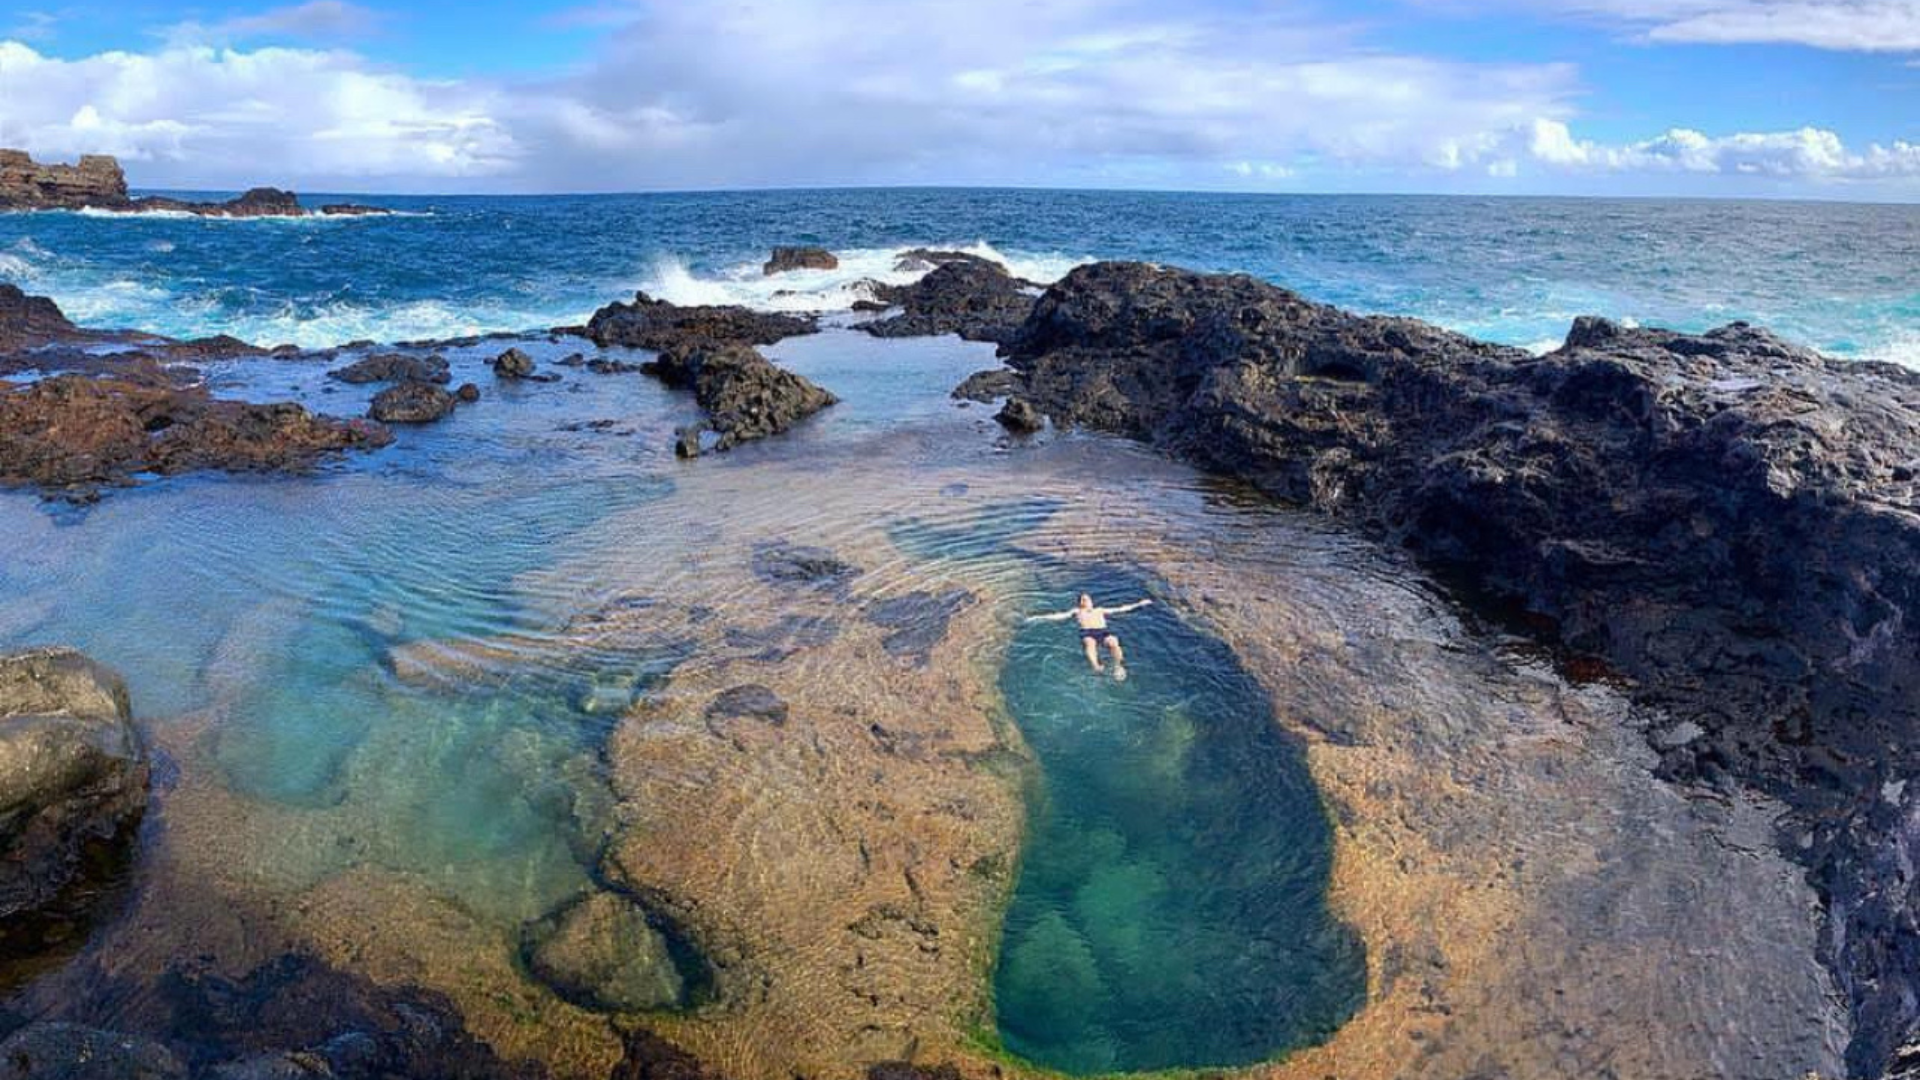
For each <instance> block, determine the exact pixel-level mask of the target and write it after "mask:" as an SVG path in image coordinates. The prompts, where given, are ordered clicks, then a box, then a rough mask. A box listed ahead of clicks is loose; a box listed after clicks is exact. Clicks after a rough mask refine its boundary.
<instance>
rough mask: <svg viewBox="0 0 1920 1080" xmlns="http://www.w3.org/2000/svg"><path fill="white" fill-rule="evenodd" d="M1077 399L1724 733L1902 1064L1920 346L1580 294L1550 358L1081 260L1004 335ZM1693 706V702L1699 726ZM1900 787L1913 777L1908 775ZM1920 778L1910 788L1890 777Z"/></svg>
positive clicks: (1911, 977) (1714, 759) (1716, 744)
mask: <svg viewBox="0 0 1920 1080" xmlns="http://www.w3.org/2000/svg"><path fill="white" fill-rule="evenodd" d="M1002 353H1003V355H1004V356H1006V358H1007V361H1008V364H1009V366H1010V367H1011V369H1012V370H1013V372H1014V373H1015V380H1014V381H1015V384H1016V386H1015V392H1016V393H1018V395H1019V396H1020V397H1022V398H1024V399H1026V400H1028V401H1030V402H1032V403H1033V404H1034V405H1036V406H1037V407H1038V408H1039V409H1040V410H1041V411H1043V412H1045V413H1046V414H1047V415H1049V416H1050V417H1052V419H1053V420H1054V421H1055V422H1056V423H1065V424H1078V425H1082V426H1085V427H1090V428H1096V429H1100V430H1105V431H1111V432H1116V433H1119V434H1123V435H1127V436H1130V437H1133V438H1138V439H1143V440H1147V441H1150V442H1153V443H1155V444H1157V445H1159V446H1162V447H1165V448H1166V449H1168V450H1170V451H1172V452H1174V453H1176V454H1178V455H1180V456H1183V457H1185V458H1187V459H1189V460H1191V461H1193V462H1195V463H1197V464H1200V465H1202V466H1204V467H1207V468H1210V469H1213V470H1216V471H1219V472H1224V473H1228V474H1231V475H1235V476H1240V477H1244V478H1246V479H1248V480H1251V481H1253V482H1254V483H1256V484H1258V485H1260V486H1262V487H1264V488H1266V489H1267V490H1268V491H1270V492H1272V493H1274V494H1276V495H1279V496H1281V497H1284V498H1287V499H1290V500H1293V501H1296V502H1299V503H1303V504H1308V505H1312V506H1315V507H1318V508H1320V509H1322V510H1325V511H1326V512H1328V513H1331V514H1334V515H1337V516H1339V517H1341V518H1343V519H1345V520H1348V521H1350V522H1353V523H1355V524H1357V525H1359V526H1360V527H1361V528H1363V529H1365V530H1367V531H1371V532H1373V533H1375V534H1377V535H1381V536H1385V537H1389V538H1392V539H1395V540H1398V541H1399V542H1401V543H1403V544H1405V545H1406V546H1408V547H1409V548H1411V549H1412V550H1413V551H1414V552H1415V553H1416V554H1417V555H1419V556H1420V557H1421V558H1422V559H1424V560H1425V561H1426V562H1427V563H1428V565H1430V566H1433V567H1436V568H1438V569H1440V570H1441V571H1443V572H1444V573H1445V574H1446V575H1447V576H1448V577H1449V578H1450V579H1452V580H1455V581H1460V582H1463V583H1465V584H1467V585H1469V586H1471V587H1472V588H1473V589H1474V590H1475V591H1476V593H1477V594H1479V595H1484V596H1487V597H1489V598H1491V599H1492V600H1494V601H1496V602H1500V603H1505V604H1508V605H1511V606H1512V607H1513V608H1517V609H1519V610H1521V611H1524V612H1527V613H1529V615H1530V616H1531V618H1532V620H1533V622H1532V625H1535V626H1537V627H1543V628H1545V629H1544V631H1543V632H1544V633H1546V634H1547V635H1548V636H1549V638H1550V640H1552V641H1554V642H1555V643H1557V644H1561V645H1564V646H1566V647H1568V648H1570V649H1573V650H1576V651H1578V652H1581V653H1585V654H1588V655H1592V656H1597V657H1600V658H1602V659H1603V660H1605V661H1606V662H1607V663H1608V664H1610V665H1611V666H1612V667H1613V668H1614V669H1616V670H1618V671H1620V672H1621V673H1623V674H1624V675H1625V676H1627V677H1628V678H1629V679H1630V680H1631V682H1632V685H1633V686H1634V687H1635V692H1636V694H1637V696H1638V697H1639V698H1640V700H1641V701H1642V702H1643V703H1645V704H1647V705H1650V706H1653V707H1655V708H1658V709H1661V710H1664V711H1665V712H1666V713H1668V714H1669V716H1670V718H1671V721H1670V722H1669V723H1667V724H1662V725H1655V728H1654V730H1655V731H1664V730H1669V729H1671V727H1672V724H1673V723H1680V722H1684V723H1687V724H1691V725H1693V726H1694V727H1695V728H1697V729H1698V730H1699V731H1700V732H1701V734H1699V735H1697V736H1695V737H1691V738H1688V739H1686V740H1658V739H1657V738H1656V741H1655V742H1656V745H1655V748H1656V749H1657V750H1658V752H1659V753H1660V755H1661V769H1662V772H1663V773H1664V774H1665V775H1667V776H1669V777H1672V778H1674V779H1676V780H1680V781H1685V782H1701V783H1707V784H1712V785H1715V786H1721V787H1726V786H1733V785H1739V784H1747V785H1751V786H1753V787H1755V788H1757V789H1759V790H1762V791H1764V792H1766V793H1767V794H1768V795H1769V796H1771V797H1773V798H1776V799H1779V800H1781V801H1782V802H1783V803H1784V804H1785V805H1786V806H1787V807H1788V808H1789V813H1788V815H1787V817H1786V819H1785V820H1783V821H1782V822H1781V828H1780V835H1781V836H1782V837H1783V838H1792V839H1791V842H1789V843H1784V845H1783V846H1784V850H1785V853H1786V854H1787V855H1789V856H1790V857H1792V858H1796V859H1799V860H1801V861H1802V862H1804V863H1805V864H1806V866H1807V868H1808V871H1809V874H1810V875H1811V876H1812V878H1813V879H1814V880H1815V881H1816V882H1817V883H1818V886H1819V890H1820V893H1821V895H1822V896H1823V897H1825V898H1826V899H1827V910H1826V918H1827V919H1828V921H1829V926H1828V927H1827V929H1826V930H1824V931H1823V934H1822V939H1823V940H1824V941H1826V942H1827V943H1828V948H1829V949H1830V950H1831V951H1830V954H1829V955H1828V956H1827V957H1826V960H1827V962H1828V965H1829V967H1830V970H1831V971H1832V973H1833V975H1834V978H1835V983H1836V985H1837V986H1838V987H1839V989H1840V992H1841V993H1843V994H1845V995H1846V996H1847V998H1848V1000H1849V1001H1850V1002H1851V1004H1852V1008H1853V1014H1854V1019H1855V1026H1854V1031H1853V1033H1852V1042H1851V1043H1850V1045H1849V1049H1848V1053H1847V1061H1848V1065H1849V1070H1850V1071H1851V1072H1853V1073H1855V1074H1858V1075H1877V1074H1878V1073H1880V1072H1881V1071H1882V1070H1883V1069H1884V1067H1885V1066H1886V1064H1887V1062H1888V1060H1889V1058H1890V1055H1891V1054H1892V1053H1893V1052H1894V1050H1895V1048H1896V1047H1898V1046H1900V1045H1902V1044H1903V1043H1906V1042H1910V1041H1912V1040H1913V1037H1914V1034H1915V1032H1916V1029H1920V930H1917V929H1916V926H1920V878H1916V877H1914V875H1912V874H1911V872H1910V871H1909V870H1907V869H1905V868H1907V867H1910V866H1911V865H1913V859H1914V858H1915V857H1916V856H1920V824H1916V822H1920V785H1904V784H1902V781H1903V780H1904V779H1905V778H1907V777H1910V776H1912V775H1914V774H1916V773H1920V695H1917V694H1916V693H1915V692H1914V688H1915V687H1920V483H1917V479H1916V478H1917V477H1920V373H1916V372H1913V371H1910V370H1907V369H1905V368H1901V367H1898V366H1895V365H1892V364H1884V363H1873V362H1868V361H1839V360H1830V359H1827V358H1825V357H1822V356H1820V355H1818V354H1816V353H1814V352H1811V351H1809V350H1807V349H1803V348H1800V347H1797V346H1794V345H1792V344H1789V343H1787V342H1784V341H1782V340H1781V339H1779V338H1777V337H1775V336H1774V335H1772V334H1770V333H1768V332H1766V331H1764V330H1761V329H1758V328H1755V327H1752V326H1748V325H1745V324H1740V323H1736V324H1733V325H1730V326H1726V327H1722V328H1720V329H1717V330H1713V331H1709V332H1707V333H1704V334H1683V333H1675V332H1671V331H1666V330H1655V329H1640V328H1628V327H1624V326H1621V325H1618V324H1616V323H1612V322H1608V321H1606V320H1603V319H1581V320H1579V321H1578V322H1576V323H1575V324H1574V326H1573V328H1572V330H1571V331H1570V333H1569V334H1568V336H1567V340H1566V343H1565V344H1564V345H1563V346H1562V347H1561V348H1560V349H1558V350H1556V351H1555V352H1552V353H1549V354H1547V355H1545V356H1541V357H1535V356H1532V355H1530V354H1528V353H1526V352H1523V351H1521V350H1518V349H1512V348H1507V347H1503V346H1498V345H1490V344H1486V343H1483V342H1478V341H1473V340H1471V339H1469V338H1465V337H1462V336H1460V335H1458V334H1453V333H1450V332H1448V331H1445V330H1441V329H1438V328H1436V327H1433V326H1429V325H1426V324H1424V323H1420V322H1417V321H1415V320H1411V319H1399V318H1386V317H1373V316H1359V315H1354V314H1350V313H1348V312H1344V311H1341V310H1339V309H1336V308H1333V307H1329V306H1327V305H1323V304H1315V303H1312V302H1309V301H1307V300H1305V299H1303V298H1301V297H1299V296H1297V295H1295V294H1293V293H1291V292H1288V291H1286V290H1284V289H1280V288H1276V287H1274V286H1272V285H1269V284H1266V283H1264V282H1260V281H1257V280H1255V279H1253V278H1250V277H1245V276H1239V275H1228V276H1220V275H1202V274H1195V273H1189V272H1186V271H1180V270H1172V269H1163V268H1159V267H1153V266H1146V265H1141V264H1130V263H1108V264H1098V265H1093V266H1086V267H1081V268H1079V269H1076V270H1075V271H1073V272H1072V273H1070V274H1069V275H1067V277H1066V278H1065V279H1063V280H1062V281H1061V282H1059V283H1058V284H1057V285H1055V286H1054V287H1053V288H1051V289H1049V290H1047V292H1046V294H1045V295H1044V296H1043V297H1041V299H1040V301H1039V302H1038V303H1037V304H1036V305H1035V306H1034V308H1033V311H1032V313H1031V315H1030V316H1029V317H1028V318H1027V319H1026V321H1025V322H1024V323H1023V324H1021V326H1020V327H1019V329H1018V331H1017V332H1016V333H1015V334H1013V335H1012V337H1011V338H1010V339H1009V340H1008V341H1007V343H1006V345H1005V346H1004V348H1003V349H1002ZM1688 730H1689V731H1690V732H1691V730H1692V729H1688ZM1889 785H1892V786H1889ZM1887 792H1894V793H1895V796H1894V797H1891V798H1889V797H1887V795H1886V793H1887Z"/></svg>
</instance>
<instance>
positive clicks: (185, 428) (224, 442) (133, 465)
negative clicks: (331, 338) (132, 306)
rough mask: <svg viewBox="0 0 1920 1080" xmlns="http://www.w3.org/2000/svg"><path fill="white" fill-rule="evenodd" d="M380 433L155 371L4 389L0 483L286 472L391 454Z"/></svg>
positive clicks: (142, 366) (137, 369) (143, 368)
mask: <svg viewBox="0 0 1920 1080" xmlns="http://www.w3.org/2000/svg"><path fill="white" fill-rule="evenodd" d="M391 439H392V435H391V434H390V433H389V432H388V431H387V430H386V429H385V428H384V427H381V426H379V425H378V424H369V423H366V422H365V421H360V420H338V419H335V418H333V417H329V416H317V415H314V414H312V413H309V412H307V410H306V409H304V408H302V407H301V406H299V405H296V404H293V403H291V402H282V403H278V404H254V403H252V402H246V401H226V400H221V399H217V398H214V397H212V396H211V395H210V394H209V393H208V392H207V390H206V388H205V387H203V386H189V387H182V386H179V385H177V384H175V383H174V381H173V380H172V379H170V378H169V377H168V376H167V375H166V373H164V372H163V371H161V370H160V368H159V367H158V366H157V365H155V364H153V363H152V362H151V361H142V362H139V363H133V364H129V365H127V366H125V367H123V368H121V369H120V370H119V372H118V373H117V374H115V375H114V376H111V377H103V378H87V377H84V376H80V375H57V376H54V377H52V378H47V379H42V380H40V381H39V382H35V383H32V384H30V385H27V386H18V387H9V386H6V385H5V384H0V483H8V484H38V485H41V486H45V487H61V486H75V485H78V486H82V487H88V486H95V485H100V484H110V483H125V482H129V481H130V480H131V478H132V477H133V476H134V475H135V474H137V473H143V472H154V473H169V474H170V473H181V472H191V471H195V470H201V469H222V470H227V471H254V470H265V471H283V470H292V469H298V468H302V467H305V466H308V465H310V464H312V463H313V462H314V461H315V460H317V459H319V458H321V457H323V456H325V455H327V454H331V453H337V452H340V451H344V450H351V449H366V448H372V447H378V446H384V445H386V444H387V443H388V442H389V441H391Z"/></svg>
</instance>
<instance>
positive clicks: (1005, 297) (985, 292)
mask: <svg viewBox="0 0 1920 1080" xmlns="http://www.w3.org/2000/svg"><path fill="white" fill-rule="evenodd" d="M1029 288H1030V286H1029V285H1027V283H1025V282H1022V281H1020V280H1018V279H1017V278H1014V277H1013V276H1012V275H1010V274H1008V273H1007V272H1006V270H1005V268H1003V267H1001V266H999V264H997V263H992V262H988V261H986V260H984V259H978V258H964V259H956V260H952V261H948V262H943V263H941V264H940V265H938V266H936V267H934V269H932V270H930V271H928V273H927V274H926V276H925V277H922V278H921V279H920V280H918V281H916V282H914V283H913V284H911V285H887V286H880V287H878V288H876V289H875V290H874V294H875V299H877V300H879V301H881V302H883V303H886V304H889V305H893V306H898V307H899V308H901V309H902V310H901V312H900V313H899V314H898V315H892V316H888V317H887V318H883V319H875V320H873V321H871V322H864V323H861V324H859V328H860V329H861V330H864V331H866V332H867V333H869V334H872V335H873V336H875V337H929V336H932V335H936V334H958V335H960V336H961V337H962V338H964V339H966V340H968V341H991V342H1004V341H1006V340H1008V339H1009V338H1010V337H1012V336H1013V332H1014V331H1015V330H1016V329H1018V328H1019V326H1020V324H1021V322H1022V321H1023V320H1024V319H1026V317H1027V313H1028V312H1029V311H1031V310H1032V309H1033V296H1032V294H1031V293H1030V292H1029V291H1028V290H1029Z"/></svg>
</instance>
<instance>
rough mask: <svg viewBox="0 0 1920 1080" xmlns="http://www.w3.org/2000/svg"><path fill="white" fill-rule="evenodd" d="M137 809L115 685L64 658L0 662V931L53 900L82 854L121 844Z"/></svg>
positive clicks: (134, 738)
mask: <svg viewBox="0 0 1920 1080" xmlns="http://www.w3.org/2000/svg"><path fill="white" fill-rule="evenodd" d="M146 802H147V757H146V752H145V750H144V749H142V747H141V745H140V736H139V734H138V733H137V732H135V731H134V728H133V722H132V712H131V709H130V707H129V706H128V703H127V687H126V684H125V683H124V682H122V681H121V680H120V677H119V676H118V675H115V674H114V673H113V672H111V671H108V670H107V669H106V668H104V667H102V666H101V665H99V664H96V663H94V662H93V661H92V660H89V659H87V658H86V657H85V656H82V655H81V654H79V653H78V652H75V651H73V650H72V649H36V650H33V651H30V652H23V653H15V654H13V655H10V656H4V657H0V924H7V925H9V926H11V925H13V924H14V923H16V922H17V921H18V920H20V919H21V918H22V917H23V916H27V915H31V914H33V913H34V912H36V911H38V910H40V909H41V908H43V907H46V906H47V905H49V904H52V903H53V902H54V901H55V900H56V899H58V898H59V897H60V896H61V894H62V893H63V892H65V891H66V890H67V889H68V888H69V887H70V886H72V885H73V884H74V883H75V881H76V879H77V878H78V877H79V875H80V872H81V868H82V866H83V863H84V856H85V855H86V852H87V850H88V849H89V848H90V847H92V846H95V845H102V844H107V843H110V842H112V841H113V840H114V839H115V838H117V837H120V836H122V835H123V834H124V833H125V831H126V830H127V829H128V828H129V827H130V826H131V825H132V824H133V823H134V822H136V821H137V820H139V817H140V814H141V812H142V811H143V810H144V809H145V807H146ZM8 944H9V945H14V944H18V943H15V942H11V941H10V942H9V943H8Z"/></svg>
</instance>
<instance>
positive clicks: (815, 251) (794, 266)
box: [760, 247, 840, 276]
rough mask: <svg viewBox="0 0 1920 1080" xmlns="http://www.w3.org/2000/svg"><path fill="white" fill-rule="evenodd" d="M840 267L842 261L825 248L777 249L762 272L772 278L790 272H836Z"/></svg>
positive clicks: (762, 268)
mask: <svg viewBox="0 0 1920 1080" xmlns="http://www.w3.org/2000/svg"><path fill="white" fill-rule="evenodd" d="M839 266H840V260H839V259H838V258H836V257H835V256H834V254H833V252H831V251H828V250H827V249H826V248H823V247H776V248H774V249H773V257H772V258H769V259H768V260H767V262H766V265H765V266H762V267H761V268H760V272H761V273H762V274H764V275H767V276H772V275H774V274H784V273H786V272H787V271H789V270H834V269H838V268H839Z"/></svg>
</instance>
